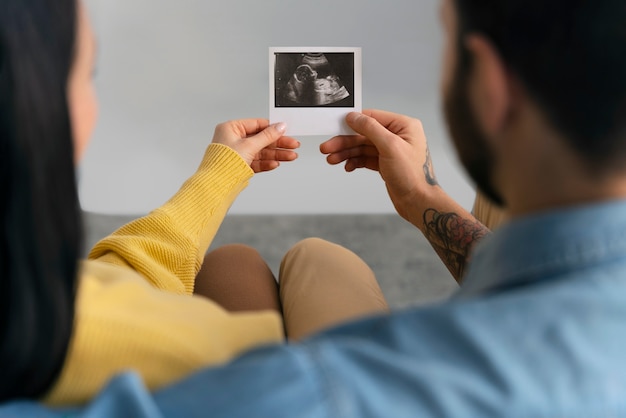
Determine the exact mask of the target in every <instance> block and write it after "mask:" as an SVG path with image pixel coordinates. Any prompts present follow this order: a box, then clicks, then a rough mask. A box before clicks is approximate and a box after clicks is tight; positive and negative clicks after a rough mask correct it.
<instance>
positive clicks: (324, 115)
mask: <svg viewBox="0 0 626 418" xmlns="http://www.w3.org/2000/svg"><path fill="white" fill-rule="evenodd" d="M281 53H284V54H293V53H351V54H354V107H280V106H279V107H277V106H276V86H275V71H276V54H281ZM269 69H270V83H269V87H270V89H269V97H270V112H269V113H270V118H269V119H270V123H278V122H284V123H286V124H287V132H286V135H290V136H308V135H326V136H333V135H353V134H354V131H353V130H352V129H350V127H349V126H348V125H347V124H346V122H345V117H346V115H347V114H348V113H350V112H361V111H362V109H363V105H362V101H363V99H362V97H363V96H362V80H363V72H362V71H363V70H362V55H361V48H360V47H308V46H303V47H270V48H269Z"/></svg>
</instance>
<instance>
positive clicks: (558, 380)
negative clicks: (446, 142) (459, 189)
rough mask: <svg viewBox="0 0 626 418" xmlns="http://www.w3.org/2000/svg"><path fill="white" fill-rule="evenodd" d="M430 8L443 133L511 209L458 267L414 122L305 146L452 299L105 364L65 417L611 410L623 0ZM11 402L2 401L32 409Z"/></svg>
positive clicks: (467, 2)
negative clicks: (435, 13)
mask: <svg viewBox="0 0 626 418" xmlns="http://www.w3.org/2000/svg"><path fill="white" fill-rule="evenodd" d="M442 15H443V21H444V25H445V28H446V33H447V47H446V54H445V73H444V75H443V89H444V94H445V99H446V100H445V108H446V116H447V119H448V124H449V127H450V131H451V134H452V135H451V136H452V138H453V140H454V143H455V145H456V148H457V150H458V153H459V156H460V159H461V161H462V163H463V164H464V166H465V167H466V168H467V170H468V172H469V173H470V175H471V176H472V178H473V179H474V180H475V181H476V183H477V185H478V187H479V189H480V190H481V191H483V192H484V193H485V194H486V195H487V196H489V197H490V198H491V199H492V200H493V201H496V202H501V203H502V204H503V205H504V206H505V207H506V208H507V210H508V213H509V214H510V217H511V220H510V221H509V222H508V223H507V224H506V225H504V226H503V227H501V228H500V229H499V230H498V231H496V232H495V233H494V234H493V235H491V236H489V237H487V238H485V239H484V240H482V242H481V244H480V245H479V246H478V247H477V248H476V251H474V252H473V253H472V260H471V264H468V267H467V268H466V260H467V259H468V255H469V251H470V250H471V249H472V247H473V245H474V243H476V242H477V241H478V240H480V239H481V238H483V237H485V235H487V233H488V231H487V230H486V229H485V227H484V226H482V225H481V224H480V223H478V222H477V221H476V220H475V219H474V218H473V217H472V216H471V215H470V214H469V213H467V212H465V211H464V210H463V209H462V208H460V207H459V206H458V205H457V204H456V203H454V202H453V201H452V200H451V199H450V198H449V197H448V196H447V195H446V194H445V193H444V192H443V191H442V190H441V189H440V188H439V186H438V185H437V183H436V180H435V177H434V173H433V170H432V165H431V162H430V157H429V154H428V149H427V145H426V140H425V137H424V135H423V131H422V128H421V126H420V123H419V122H418V121H416V120H413V119H410V118H407V117H403V116H399V115H394V114H390V113H386V112H380V111H368V112H364V114H363V115H361V114H351V115H350V116H349V117H348V123H349V124H350V125H351V126H352V127H353V128H354V129H355V131H356V132H359V133H360V134H361V135H360V136H354V137H336V138H333V139H331V140H330V141H328V142H326V143H325V144H323V145H322V152H323V153H325V154H328V161H329V162H330V163H331V164H338V163H342V162H346V170H347V171H353V170H355V169H357V168H363V167H367V168H369V169H375V170H378V171H379V172H380V174H381V176H382V178H383V179H384V181H385V182H386V185H387V188H388V190H389V195H390V197H391V199H392V200H393V202H394V205H395V207H396V209H397V210H398V212H399V213H400V215H401V216H403V217H404V218H406V219H407V220H409V221H410V222H412V223H413V224H414V225H416V226H417V227H418V228H419V229H420V230H422V232H423V233H424V234H425V236H426V237H427V238H428V239H429V240H430V241H431V243H432V244H433V246H434V248H435V249H436V250H437V252H438V253H439V254H440V256H441V257H442V259H443V260H444V262H445V263H446V265H447V266H448V268H449V269H450V270H451V272H452V273H453V274H454V275H455V277H457V279H458V280H460V281H462V286H461V289H460V291H459V292H458V294H457V295H456V296H455V297H454V298H452V299H451V300H450V301H448V302H445V303H443V304H441V305H438V306H433V307H429V308H421V309H411V310H407V311H401V312H396V313H393V314H391V315H389V316H379V317H373V318H370V319H366V320H363V321H360V322H357V323H353V324H349V325H346V326H342V327H340V328H336V329H333V330H331V331H327V332H325V333H322V334H319V335H318V336H315V337H313V338H311V339H308V340H306V341H305V342H303V343H300V344H293V345H286V346H276V347H268V348H266V349H261V350H258V351H255V352H252V353H250V354H248V355H246V356H244V357H242V358H240V359H239V360H237V361H235V362H234V363H232V364H230V365H227V366H225V367H222V368H217V369H211V370H206V371H203V372H200V373H199V374H197V375H195V376H193V377H191V378H189V379H187V380H185V381H183V382H181V383H180V384H178V385H175V386H173V387H171V388H167V389H165V390H163V391H160V392H157V393H155V394H152V395H151V394H148V393H147V392H146V391H145V389H143V388H142V386H141V384H140V382H138V381H137V379H136V378H134V377H133V376H132V375H125V376H121V377H120V378H118V379H117V380H116V381H114V382H113V383H112V384H111V386H110V387H109V389H108V391H105V392H104V393H103V394H102V395H101V397H100V399H98V400H96V401H94V403H93V404H92V405H91V406H89V407H88V408H87V409H85V410H84V411H82V412H84V413H85V414H87V415H89V414H91V415H89V416H99V415H98V414H101V415H106V414H109V415H110V416H114V415H116V414H118V415H119V414H121V413H126V414H127V415H128V414H131V415H133V416H158V414H161V415H162V416H211V417H247V416H258V417H366V416H372V417H404V416H407V417H408V416H411V417H431V416H432V417H435V416H436V417H443V416H455V417H456V416H466V417H512V416H520V417H543V416H545V417H598V416H625V417H626V351H625V350H624V348H623V347H624V345H625V343H626V76H625V75H626V53H625V51H626V29H625V28H626V24H624V22H626V6H625V5H624V2H623V1H622V0H593V1H590V0H483V1H480V0H443V4H442ZM21 407H22V406H20V405H17V406H15V405H14V406H13V408H14V409H10V408H11V407H9V409H5V412H6V413H11V412H15V413H17V412H20V411H23V410H26V411H28V408H29V407H30V408H35V407H34V406H32V405H26V406H24V408H25V409H23V410H22V409H20V408H21ZM30 411H31V412H32V411H33V410H30ZM0 412H2V410H1V409H0ZM42 413H43V411H42Z"/></svg>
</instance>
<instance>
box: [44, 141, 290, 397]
mask: <svg viewBox="0 0 626 418" xmlns="http://www.w3.org/2000/svg"><path fill="white" fill-rule="evenodd" d="M252 175H253V172H252V170H251V169H250V167H249V166H248V165H247V164H246V163H245V162H244V161H243V160H242V159H241V158H240V157H239V155H237V153H235V152H234V151H233V150H231V149H230V148H228V147H226V146H223V145H215V144H212V145H210V146H209V148H208V149H207V152H206V154H205V156H204V159H203V161H202V164H201V165H200V168H199V169H198V171H197V172H196V173H195V174H194V175H193V176H192V177H191V178H190V179H189V180H188V181H187V182H186V183H185V184H184V185H183V186H182V188H181V189H180V191H179V192H178V193H177V194H176V195H175V196H174V197H173V198H172V199H170V200H169V201H168V202H167V203H166V204H165V205H164V206H162V207H161V208H159V209H157V210H155V211H153V212H152V213H150V214H149V215H148V216H145V217H143V218H140V219H138V220H136V221H134V222H131V223H130V224H128V225H125V226H123V227H122V228H120V229H119V230H118V231H117V232H115V233H114V234H112V235H111V236H109V237H107V238H105V239H103V240H102V241H100V242H99V243H98V244H97V245H96V246H95V247H94V248H93V250H92V251H91V253H90V255H89V260H88V261H84V262H83V263H82V271H81V274H80V278H79V287H78V296H77V301H76V319H75V325H74V333H73V337H72V340H71V341H70V347H69V351H68V354H67V358H66V361H65V364H64V367H63V370H62V372H61V375H60V377H59V379H58V381H57V382H56V384H55V385H54V387H53V388H52V390H51V391H50V392H49V393H48V395H47V396H46V398H45V399H44V401H45V402H46V403H47V404H49V405H68V404H80V403H83V402H85V401H87V400H89V399H90V398H91V397H93V396H94V395H95V394H97V393H98V391H99V390H100V389H102V387H103V386H104V385H105V384H106V383H107V382H108V380H109V379H110V378H111V377H113V376H114V375H116V374H118V373H120V372H123V371H126V370H130V369H133V370H136V371H137V372H138V373H139V374H140V375H141V376H142V377H143V379H144V380H145V383H146V385H147V386H148V387H149V388H151V389H157V388H159V387H162V386H164V385H167V384H168V383H171V382H173V381H176V380H178V379H181V378H183V377H184V376H186V375H188V374H190V373H192V372H194V371H196V370H198V369H199V368H201V367H203V366H208V365H212V364H217V363H221V362H225V361H227V360H229V359H231V358H232V357H234V356H236V355H237V354H239V353H241V352H242V351H245V350H247V349H249V348H252V347H254V346H258V345H262V344H268V343H275V342H279V341H282V340H283V338H284V336H283V331H282V329H283V328H282V322H281V318H280V316H279V315H278V314H276V313H274V312H254V313H243V314H234V313H229V312H226V311H225V310H224V309H222V308H221V307H219V306H218V305H217V304H215V303H213V302H211V301H209V300H207V299H204V298H201V297H196V296H192V293H193V288H194V279H195V276H196V274H197V273H198V271H199V269H200V266H201V264H202V260H203V258H204V253H205V252H206V250H207V249H208V247H209V245H210V243H211V241H212V239H213V237H214V236H215V234H216V232H217V230H218V228H219V226H220V224H221V222H222V220H223V218H224V216H225V215H226V212H227V211H228V209H229V207H230V205H231V204H232V202H233V201H234V199H235V198H236V197H237V195H238V194H239V193H240V192H241V190H243V189H244V188H245V187H246V186H247V184H248V181H249V179H250V178H251V177H252Z"/></svg>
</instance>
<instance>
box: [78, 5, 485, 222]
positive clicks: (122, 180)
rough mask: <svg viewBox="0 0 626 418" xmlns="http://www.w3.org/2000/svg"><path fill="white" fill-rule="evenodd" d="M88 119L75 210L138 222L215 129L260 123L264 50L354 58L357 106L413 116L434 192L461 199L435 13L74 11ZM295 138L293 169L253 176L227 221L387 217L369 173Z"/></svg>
mask: <svg viewBox="0 0 626 418" xmlns="http://www.w3.org/2000/svg"><path fill="white" fill-rule="evenodd" d="M87 4H88V6H89V9H90V15H91V16H92V20H93V22H94V27H95V30H96V33H97V36H98V43H99V59H98V61H99V63H98V73H97V81H96V85H97V89H98V94H99V98H100V110H101V113H100V120H99V124H98V128H97V130H96V133H95V135H94V138H93V141H92V143H91V145H90V148H89V150H88V151H87V154H86V156H85V159H84V160H83V163H82V164H81V167H80V195H81V202H82V205H83V207H84V209H86V210H89V211H95V212H101V213H111V214H142V213H145V212H148V211H149V210H151V209H153V208H155V207H157V206H159V205H161V204H162V203H163V202H165V201H166V200H167V199H168V198H169V197H170V196H171V195H172V194H173V193H175V192H176V190H177V189H178V187H180V185H181V184H182V183H183V182H184V180H185V179H186V178H187V177H188V176H190V175H191V174H193V172H194V171H195V169H196V167H197V166H198V164H199V162H200V160H201V157H202V155H203V153H204V150H205V148H206V146H207V145H208V144H209V143H210V141H211V137H212V134H213V129H214V126H215V125H216V124H217V123H219V122H222V121H225V120H228V119H237V118H242V117H267V116H268V113H269V107H268V78H269V74H268V62H267V59H268V58H267V53H268V52H267V51H268V47H270V46H276V45H280V46H357V47H362V51H363V106H364V108H368V107H376V108H381V109H386V110H390V111H395V112H401V113H405V114H409V115H411V116H415V117H419V118H420V119H421V120H422V121H423V123H424V125H425V128H426V133H427V135H428V138H429V144H430V147H431V153H432V158H433V162H434V166H435V171H436V174H437V177H438V180H439V182H440V183H441V184H442V185H443V187H444V188H445V189H446V190H447V191H448V192H449V193H450V194H451V195H452V196H453V197H454V198H455V199H457V200H458V201H459V202H460V203H461V204H462V205H463V206H464V207H466V208H468V209H469V208H470V207H471V204H472V201H473V191H472V188H471V187H470V185H469V184H468V183H467V181H466V180H465V175H464V173H463V172H462V170H461V169H460V168H459V166H458V162H457V159H456V155H455V154H454V152H453V151H452V148H451V145H450V143H449V141H448V139H447V132H446V130H445V126H444V124H443V120H442V114H441V111H440V109H441V101H440V97H439V73H440V68H441V48H442V33H441V28H440V24H439V18H438V2H437V1H436V0H388V1H385V2H382V1H373V0H318V1H315V2H309V1H301V0H289V1H288V0H282V1H278V0H266V1H258V0H229V1H219V2H217V1H208V0H177V1H172V0H87ZM325 139H326V138H324V137H304V138H301V142H302V143H303V146H302V148H301V149H300V159H299V160H298V161H297V162H295V163H290V164H285V165H283V166H282V167H281V168H280V169H279V170H278V171H275V172H272V173H266V174H262V175H258V176H255V178H253V180H252V182H251V184H250V186H249V187H248V189H246V190H245V191H244V192H243V193H242V195H241V196H240V197H239V199H238V200H237V202H236V203H235V204H234V205H233V207H232V209H231V213H239V214H242V213H246V214H308V213H390V212H393V211H394V209H393V206H392V204H391V203H390V201H389V199H388V197H387V194H386V190H385V187H384V184H383V183H382V181H381V180H380V177H379V176H378V174H377V173H372V172H365V171H360V172H357V173H352V174H346V173H345V172H344V171H343V168H341V167H338V166H336V167H332V166H329V165H327V164H326V162H325V160H324V157H323V156H322V155H321V154H320V153H319V151H318V147H319V144H320V143H321V142H322V141H323V140H325Z"/></svg>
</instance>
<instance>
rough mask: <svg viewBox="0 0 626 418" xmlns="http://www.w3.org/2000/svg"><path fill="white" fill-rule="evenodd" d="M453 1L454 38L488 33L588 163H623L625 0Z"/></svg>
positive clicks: (625, 139) (615, 165) (625, 161)
mask: <svg viewBox="0 0 626 418" xmlns="http://www.w3.org/2000/svg"><path fill="white" fill-rule="evenodd" d="M454 4H455V5H456V10H457V15H458V18H459V28H460V31H459V32H460V41H462V38H463V37H464V36H465V35H467V34H468V33H481V34H483V35H484V36H486V37H487V38H488V39H490V40H491V42H493V44H494V45H495V47H496V48H497V49H498V51H499V53H500V55H501V57H502V59H503V60H504V62H505V63H506V65H507V66H508V68H509V70H510V71H511V72H512V73H514V74H515V75H516V76H517V77H518V78H519V79H520V81H521V82H522V83H523V84H524V86H525V87H526V89H527V90H528V91H529V92H530V95H531V97H533V99H534V100H535V102H536V103H537V104H538V105H539V106H540V108H541V109H542V111H543V112H544V114H545V115H546V117H547V119H548V120H549V121H550V123H551V124H552V125H553V126H554V127H555V128H556V129H557V130H558V131H559V132H561V133H562V135H563V136H564V137H565V138H566V139H567V140H568V141H569V144H570V146H571V147H572V149H574V150H576V151H578V153H579V154H580V155H582V156H584V157H585V159H586V161H588V163H589V165H590V167H591V168H593V169H594V170H598V172H604V170H607V169H608V170H611V169H614V168H619V169H624V168H626V2H624V0H454ZM460 45H462V43H461V44H460Z"/></svg>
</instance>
